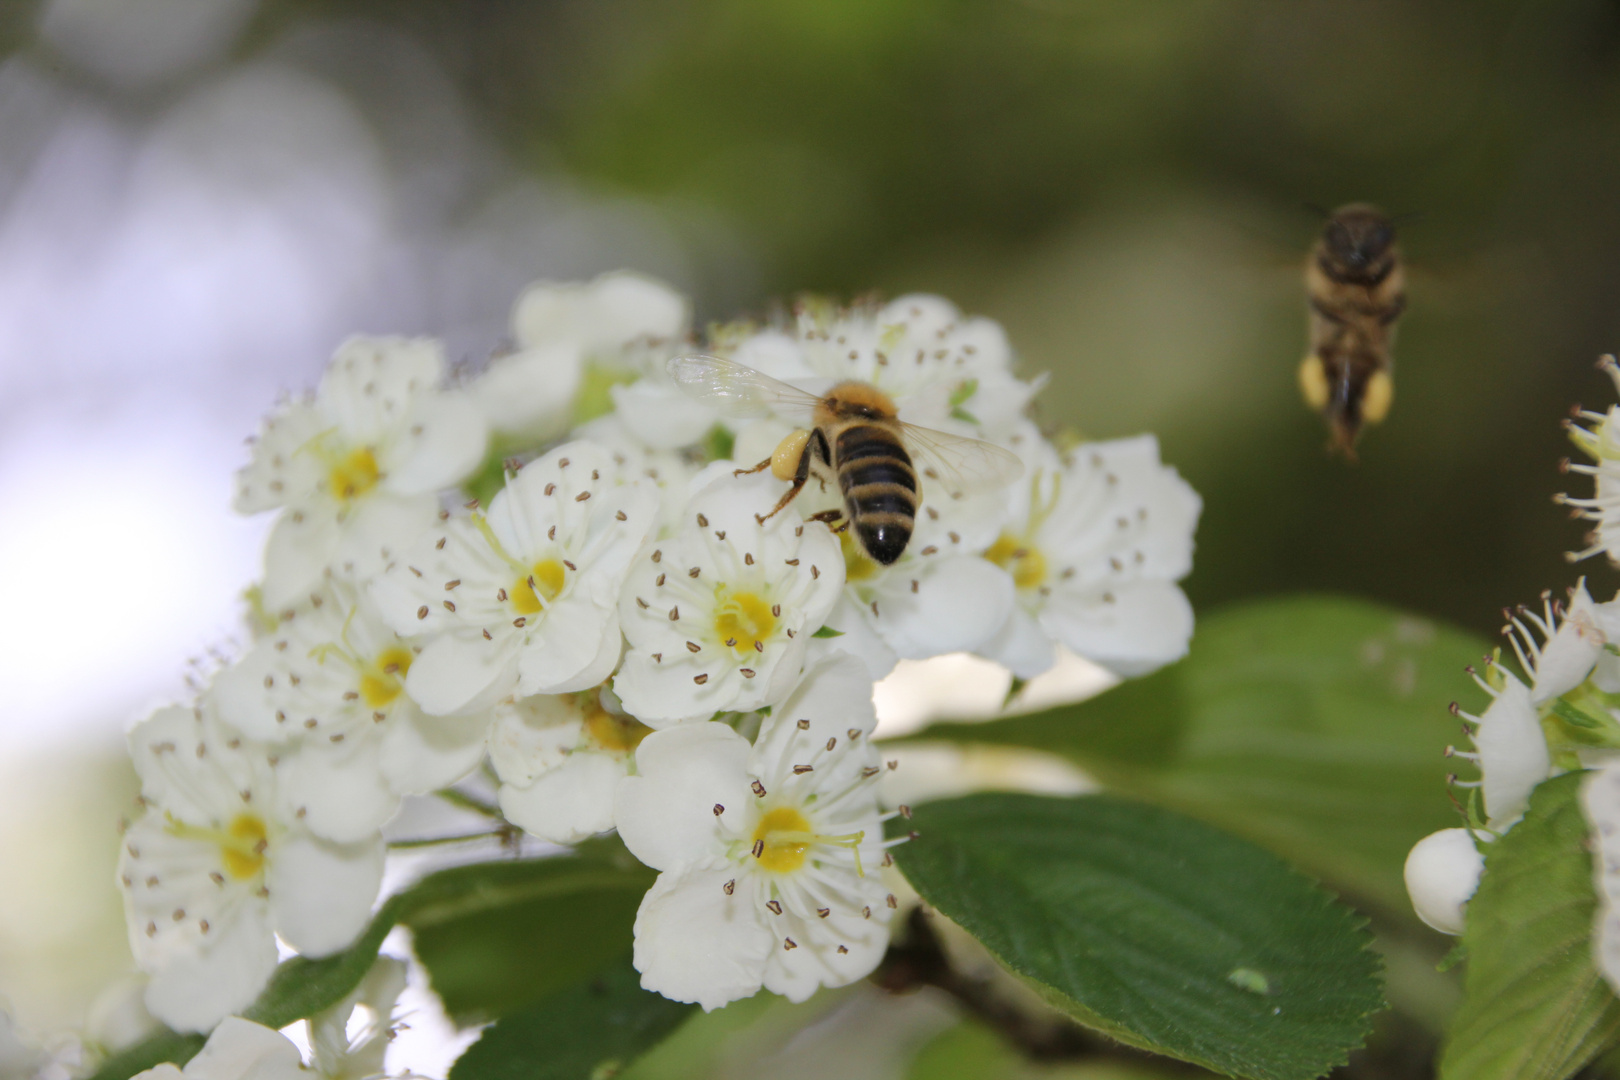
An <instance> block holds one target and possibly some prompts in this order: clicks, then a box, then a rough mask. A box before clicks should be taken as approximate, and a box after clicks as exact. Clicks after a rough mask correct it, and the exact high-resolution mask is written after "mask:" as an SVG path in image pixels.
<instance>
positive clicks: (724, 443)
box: [699, 424, 737, 461]
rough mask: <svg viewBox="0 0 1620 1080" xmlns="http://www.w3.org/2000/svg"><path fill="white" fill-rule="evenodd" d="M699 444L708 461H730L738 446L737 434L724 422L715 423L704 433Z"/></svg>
mask: <svg viewBox="0 0 1620 1080" xmlns="http://www.w3.org/2000/svg"><path fill="white" fill-rule="evenodd" d="M699 445H700V446H702V447H703V457H704V459H705V460H707V461H730V460H731V454H732V451H733V450H735V449H736V447H737V435H736V433H735V432H733V431H732V430H731V429H730V428H728V427H726V425H724V424H715V425H714V426H713V427H711V428H710V429H709V430H708V431H706V432H705V433H704V435H703V438H702V440H700V442H699Z"/></svg>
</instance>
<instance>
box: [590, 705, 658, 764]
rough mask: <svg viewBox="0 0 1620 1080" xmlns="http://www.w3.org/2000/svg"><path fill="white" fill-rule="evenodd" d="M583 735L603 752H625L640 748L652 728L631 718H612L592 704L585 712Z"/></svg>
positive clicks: (611, 715)
mask: <svg viewBox="0 0 1620 1080" xmlns="http://www.w3.org/2000/svg"><path fill="white" fill-rule="evenodd" d="M585 734H586V735H587V736H589V737H590V740H591V741H592V742H594V743H595V744H596V745H597V746H600V747H601V748H602V749H603V750H617V751H620V752H626V751H630V750H634V749H635V748H636V747H638V746H640V745H641V740H642V739H645V738H646V737H647V736H648V735H651V734H652V728H650V727H648V726H647V725H646V724H643V723H642V722H641V721H639V720H637V719H636V718H635V717H633V716H614V715H613V714H612V713H610V712H608V711H607V710H606V709H604V708H602V706H601V705H599V704H595V703H592V704H591V705H590V706H588V707H587V708H586V710H585Z"/></svg>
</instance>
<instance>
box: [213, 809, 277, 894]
mask: <svg viewBox="0 0 1620 1080" xmlns="http://www.w3.org/2000/svg"><path fill="white" fill-rule="evenodd" d="M225 832H226V835H228V836H229V837H230V838H231V840H233V841H235V842H234V843H232V844H229V845H226V844H221V845H220V854H221V855H223V856H224V857H225V869H226V870H227V871H228V872H229V873H230V875H231V877H233V878H235V879H236V880H238V881H246V880H248V879H249V878H252V877H257V876H258V874H259V871H260V870H262V869H264V849H265V848H266V847H267V846H268V845H267V843H266V841H265V834H264V822H263V821H261V820H259V818H258V817H257V816H255V815H253V814H237V815H236V817H235V818H234V819H233V820H232V821H231V825H230V828H228V829H226V830H225Z"/></svg>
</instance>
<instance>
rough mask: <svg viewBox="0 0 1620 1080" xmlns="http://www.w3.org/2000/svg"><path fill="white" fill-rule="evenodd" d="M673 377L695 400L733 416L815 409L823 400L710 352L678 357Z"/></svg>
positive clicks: (672, 366) (669, 367)
mask: <svg viewBox="0 0 1620 1080" xmlns="http://www.w3.org/2000/svg"><path fill="white" fill-rule="evenodd" d="M666 370H667V371H668V372H669V377H670V378H671V379H672V380H673V381H674V383H675V385H676V386H679V387H680V388H681V389H682V390H683V391H685V392H686V393H687V394H688V395H690V396H691V397H694V398H696V399H697V400H699V401H704V402H707V403H709V404H710V405H713V406H715V407H716V408H718V409H719V410H720V411H721V412H724V413H726V414H728V415H730V416H764V415H765V414H767V413H769V412H771V411H772V410H778V411H780V410H783V409H788V410H793V409H798V410H811V409H814V408H815V407H816V403H817V402H818V401H820V400H821V399H820V398H818V397H816V395H814V394H811V393H807V392H805V391H803V390H800V389H799V388H798V387H795V386H789V385H788V384H787V383H785V382H781V381H779V380H777V379H773V378H771V377H770V376H769V375H766V374H764V373H763V372H759V371H755V370H754V369H753V368H751V367H745V366H744V365H742V364H739V363H736V362H735V361H732V360H726V359H723V358H721V357H718V356H710V355H708V354H706V353H691V354H688V355H685V356H676V357H673V358H671V359H670V361H669V363H668V364H667V365H666Z"/></svg>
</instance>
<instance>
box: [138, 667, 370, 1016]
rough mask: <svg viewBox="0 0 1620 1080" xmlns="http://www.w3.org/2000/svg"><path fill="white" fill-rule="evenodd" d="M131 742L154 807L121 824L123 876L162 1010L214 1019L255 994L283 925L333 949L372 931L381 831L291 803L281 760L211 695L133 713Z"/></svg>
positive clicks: (307, 941)
mask: <svg viewBox="0 0 1620 1080" xmlns="http://www.w3.org/2000/svg"><path fill="white" fill-rule="evenodd" d="M129 747H130V755H131V757H132V758H133V760H134V764H135V770H136V772H137V773H138V774H139V775H140V778H141V796H142V801H143V803H144V805H145V812H144V813H143V814H142V815H141V816H140V817H139V818H138V819H137V820H135V821H134V822H133V823H132V824H130V825H129V826H128V828H127V829H126V830H125V832H124V836H123V847H122V850H121V852H120V855H119V862H118V880H119V884H120V886H121V887H122V890H123V894H124V912H125V917H126V920H127V922H128V926H129V943H130V949H131V951H132V952H133V953H134V954H135V961H136V963H137V964H139V965H140V967H141V968H142V970H144V971H146V972H147V973H148V974H149V975H150V976H151V981H150V982H149V983H148V985H147V988H146V995H145V997H146V1005H147V1008H148V1009H150V1010H151V1012H152V1015H153V1016H155V1017H157V1018H158V1019H159V1020H162V1021H163V1022H164V1023H166V1024H168V1025H169V1026H170V1027H173V1028H176V1029H177V1030H182V1031H206V1030H208V1029H209V1028H211V1027H212V1026H213V1025H214V1024H215V1023H217V1022H218V1021H219V1020H220V1019H221V1018H222V1017H225V1016H228V1015H230V1014H231V1013H233V1012H238V1011H240V1010H241V1009H243V1008H245V1007H246V1006H247V1005H249V1004H250V1003H251V1002H252V1001H253V1000H254V998H255V997H257V996H258V994H259V991H260V990H262V989H263V988H264V984H265V982H266V981H267V980H268V979H269V978H270V973H271V972H272V971H273V970H274V969H275V966H276V956H277V954H276V938H277V937H278V936H279V937H280V938H281V939H282V940H284V941H286V942H287V944H289V945H291V946H292V947H293V948H295V949H297V950H298V951H300V952H302V953H305V954H307V955H310V956H324V955H327V954H329V953H333V952H336V951H338V950H339V949H342V948H344V947H345V946H347V945H348V944H349V943H350V942H352V941H353V940H354V938H355V936H356V935H358V934H359V933H360V931H361V930H362V929H364V927H365V925H366V923H367V921H368V920H369V919H370V916H371V905H372V902H373V900H375V899H376V896H377V889H378V887H379V886H380V884H381V882H382V868H383V844H382V838H381V836H380V835H377V834H373V835H372V836H371V837H369V838H367V839H365V840H361V841H357V842H355V843H349V844H339V843H334V842H331V841H328V840H322V839H320V838H319V837H317V836H315V835H314V834H313V833H311V832H310V831H309V830H308V829H307V828H306V827H305V826H304V824H303V822H302V821H300V820H299V819H298V818H297V816H296V815H292V816H287V815H283V814H282V813H281V812H280V810H279V809H278V808H279V807H280V806H281V805H282V800H281V798H280V795H279V792H278V791H277V789H276V788H277V776H276V767H275V761H274V759H273V758H271V757H270V756H269V755H268V754H267V753H266V752H265V751H264V750H263V749H261V748H259V747H257V746H256V745H254V744H253V743H251V742H249V741H247V740H245V739H243V738H242V737H241V736H240V735H238V734H236V733H234V732H232V731H230V730H229V729H228V728H225V727H223V726H222V725H221V724H219V723H218V721H217V720H216V719H215V717H214V714H213V704H212V702H211V701H210V700H209V699H208V698H207V697H206V696H205V697H204V698H203V700H202V702H201V703H200V704H199V705H198V706H197V707H196V708H194V709H187V708H180V707H172V708H166V709H162V710H159V711H158V712H157V713H155V714H154V715H153V716H152V717H150V718H149V719H147V720H145V721H143V722H142V723H140V724H138V725H136V727H135V728H134V729H132V730H131V731H130V734H129Z"/></svg>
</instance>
